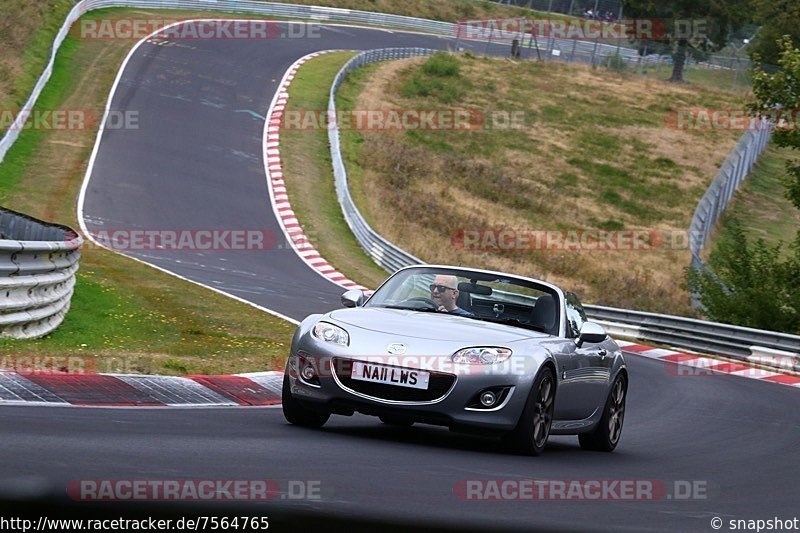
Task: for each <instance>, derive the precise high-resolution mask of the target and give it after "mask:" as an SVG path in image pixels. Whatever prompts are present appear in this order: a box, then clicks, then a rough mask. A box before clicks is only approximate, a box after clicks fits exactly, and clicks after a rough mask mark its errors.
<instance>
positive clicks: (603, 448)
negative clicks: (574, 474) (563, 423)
mask: <svg viewBox="0 0 800 533" xmlns="http://www.w3.org/2000/svg"><path fill="white" fill-rule="evenodd" d="M627 396H628V380H627V378H626V377H625V374H620V375H619V376H617V379H615V380H614V384H613V385H612V386H611V392H610V393H609V394H608V400H606V405H605V408H604V410H603V418H601V419H600V422H598V424H597V427H596V428H595V429H594V430H593V431H592V432H591V433H582V434H580V435H578V442H580V444H581V448H583V449H584V450H593V451H598V452H611V451H614V448H616V447H617V444H618V443H619V438H620V437H621V436H622V422H623V421H624V419H625V399H626V397H627Z"/></svg>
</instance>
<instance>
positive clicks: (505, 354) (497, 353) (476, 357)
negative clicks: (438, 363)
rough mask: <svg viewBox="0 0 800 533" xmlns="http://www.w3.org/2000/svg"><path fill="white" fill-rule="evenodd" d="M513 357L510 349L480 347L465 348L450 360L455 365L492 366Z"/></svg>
mask: <svg viewBox="0 0 800 533" xmlns="http://www.w3.org/2000/svg"><path fill="white" fill-rule="evenodd" d="M509 357H511V350H509V349H508V348H496V347H492V346H488V347H485V346H479V347H477V348H464V349H463V350H459V351H457V352H456V353H454V354H453V355H452V356H451V357H450V359H452V361H453V362H454V363H462V364H470V365H492V364H494V363H502V362H503V361H506V360H507V359H508V358H509Z"/></svg>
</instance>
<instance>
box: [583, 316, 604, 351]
mask: <svg viewBox="0 0 800 533" xmlns="http://www.w3.org/2000/svg"><path fill="white" fill-rule="evenodd" d="M606 337H608V335H607V334H606V330H605V329H603V326H601V325H600V324H596V323H594V322H584V323H583V326H582V327H581V332H580V334H579V335H578V341H577V344H578V348H580V347H581V346H583V343H584V342H588V343H589V344H597V343H598V342H603V341H604V340H606Z"/></svg>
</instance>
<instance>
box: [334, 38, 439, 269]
mask: <svg viewBox="0 0 800 533" xmlns="http://www.w3.org/2000/svg"><path fill="white" fill-rule="evenodd" d="M435 51H436V50H430V49H427V48H381V49H379V50H369V51H367V52H362V53H360V54H358V55H356V56H354V57H352V58H351V59H350V60H349V61H348V62H347V63H345V65H344V66H343V67H342V68H341V69H340V70H339V72H338V73H337V74H336V77H335V78H334V80H333V84H332V85H331V91H330V96H329V97H328V116H329V117H336V116H338V115H337V114H336V92H337V91H338V90H339V86H340V85H341V84H342V82H343V81H344V79H345V77H346V76H347V74H348V73H349V72H352V71H353V70H356V69H358V68H360V67H362V66H364V65H366V64H368V63H375V62H377V61H388V60H392V59H402V58H407V57H415V56H425V55H430V54H432V53H433V52H435ZM328 141H329V143H330V147H331V162H332V164H333V176H334V180H335V184H336V196H337V198H338V199H339V204H340V205H341V206H342V212H343V213H344V219H345V221H346V222H347V225H348V226H349V227H350V230H351V231H352V232H353V235H355V237H356V240H358V242H359V244H361V247H362V248H364V251H365V252H367V255H369V256H370V257H371V258H372V260H373V261H375V262H376V263H378V264H379V265H380V266H382V267H383V268H385V269H386V270H388V271H389V272H394V271H395V270H398V269H400V268H402V267H404V266H407V265H412V264H419V263H422V261H421V260H419V259H418V258H416V257H414V256H413V255H411V254H409V253H408V252H406V251H405V250H403V249H401V248H399V247H397V246H395V245H394V244H392V243H390V242H389V241H387V240H386V239H384V238H383V237H381V236H380V235H379V234H378V233H377V232H376V231H374V230H373V229H372V228H371V227H370V225H369V224H367V221H366V220H364V217H362V216H361V213H360V212H359V210H358V207H356V204H355V202H353V197H352V196H351V195H350V187H349V185H348V183H347V171H346V170H345V167H344V161H343V160H342V151H341V149H340V144H339V128H338V127H336V128H328Z"/></svg>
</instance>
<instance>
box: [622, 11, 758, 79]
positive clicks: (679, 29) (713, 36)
mask: <svg viewBox="0 0 800 533" xmlns="http://www.w3.org/2000/svg"><path fill="white" fill-rule="evenodd" d="M749 2H750V0H724V1H717V0H624V8H623V9H624V13H625V16H626V18H627V17H632V18H650V19H656V20H658V21H663V24H664V26H663V29H664V30H665V31H664V32H663V34H661V35H655V36H654V39H653V41H649V42H648V43H647V45H648V46H647V48H648V51H650V50H653V51H655V52H656V53H658V52H661V51H663V52H664V53H669V54H670V55H672V76H670V78H669V81H673V82H682V81H683V67H684V65H685V64H686V57H687V54H690V55H691V56H692V57H694V58H695V59H704V58H705V57H707V56H708V54H709V53H711V52H713V51H715V50H719V49H720V48H722V47H724V46H725V44H726V43H727V41H728V35H729V33H730V32H731V31H732V30H733V29H735V28H737V27H739V26H740V25H741V24H742V23H744V22H745V21H747V19H748V17H749V15H750V14H749V11H750V10H749ZM641 49H642V46H641V45H640V51H641Z"/></svg>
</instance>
